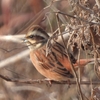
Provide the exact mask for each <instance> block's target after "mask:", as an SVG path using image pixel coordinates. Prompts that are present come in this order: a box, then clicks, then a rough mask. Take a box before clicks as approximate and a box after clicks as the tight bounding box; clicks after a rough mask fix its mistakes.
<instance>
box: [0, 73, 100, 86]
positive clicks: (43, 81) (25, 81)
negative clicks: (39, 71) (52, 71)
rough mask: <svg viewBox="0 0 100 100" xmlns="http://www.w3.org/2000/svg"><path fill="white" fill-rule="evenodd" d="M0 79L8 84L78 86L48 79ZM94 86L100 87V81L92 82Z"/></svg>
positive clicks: (87, 82) (87, 83)
mask: <svg viewBox="0 0 100 100" xmlns="http://www.w3.org/2000/svg"><path fill="white" fill-rule="evenodd" d="M0 78H2V79H4V80H6V81H8V82H16V83H25V84H47V83H49V82H51V83H52V84H70V85H76V84H77V83H76V81H69V80H66V81H63V82H59V81H54V80H48V79H37V80H34V79H11V78H9V77H8V76H4V75H1V74H0ZM80 84H81V85H91V81H81V82H80ZM92 84H93V85H100V81H93V82H92Z"/></svg>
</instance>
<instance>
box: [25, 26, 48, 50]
mask: <svg viewBox="0 0 100 100" xmlns="http://www.w3.org/2000/svg"><path fill="white" fill-rule="evenodd" d="M25 38H26V40H25V42H26V44H27V45H28V47H29V49H30V50H36V49H39V48H41V47H42V46H43V45H45V44H46V43H47V41H48V38H49V35H48V34H47V33H46V32H45V31H44V29H42V28H41V27H40V26H38V25H34V26H33V27H31V28H30V29H29V31H28V33H27V34H26V37H25Z"/></svg>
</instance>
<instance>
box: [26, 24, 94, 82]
mask: <svg viewBox="0 0 100 100" xmlns="http://www.w3.org/2000/svg"><path fill="white" fill-rule="evenodd" d="M25 38H26V40H25V42H26V43H27V45H28V47H29V49H30V59H31V61H32V63H33V65H34V66H35V68H36V69H37V70H38V72H40V73H41V74H42V75H43V76H45V77H47V78H49V79H51V80H56V81H65V80H67V79H69V78H73V74H72V70H71V65H70V62H69V60H68V57H67V54H66V53H65V49H64V47H63V46H62V45H61V44H60V43H58V42H55V43H54V44H53V46H52V48H51V52H50V53H49V54H48V56H46V43H47V41H48V39H49V35H48V34H47V33H46V32H45V31H44V30H43V29H42V28H41V27H40V26H38V25H35V26H33V27H32V28H30V30H29V31H28V33H27V34H26V37H25ZM93 61H94V59H80V63H79V61H77V60H76V61H75V60H74V62H75V63H74V64H73V65H74V67H75V69H77V66H78V65H80V67H83V66H85V65H86V64H88V63H90V62H93Z"/></svg>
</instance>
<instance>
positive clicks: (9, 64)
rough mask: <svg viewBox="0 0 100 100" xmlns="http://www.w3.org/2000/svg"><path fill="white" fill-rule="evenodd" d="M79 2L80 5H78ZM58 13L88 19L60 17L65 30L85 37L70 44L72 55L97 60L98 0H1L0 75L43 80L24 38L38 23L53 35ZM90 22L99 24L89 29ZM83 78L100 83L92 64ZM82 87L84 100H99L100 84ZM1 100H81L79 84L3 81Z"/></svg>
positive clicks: (99, 9)
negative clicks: (95, 57) (99, 86)
mask: <svg viewBox="0 0 100 100" xmlns="http://www.w3.org/2000/svg"><path fill="white" fill-rule="evenodd" d="M77 1H79V2H80V3H81V5H78V3H77ZM87 8H89V9H87ZM58 11H60V12H63V13H64V14H66V13H67V14H70V15H71V16H72V17H73V15H76V17H77V16H78V17H80V18H84V19H86V22H85V21H82V20H80V19H79V20H77V18H78V17H77V18H76V19H74V18H72V17H70V16H68V15H64V14H59V19H60V21H59V24H60V25H61V26H62V28H61V30H62V31H66V30H67V29H68V30H69V31H70V34H74V35H75V36H76V33H77V34H78V36H80V37H81V36H83V35H84V34H85V35H84V36H83V37H84V38H83V37H82V38H81V44H80V42H79V41H80V39H78V38H75V37H72V40H71V41H70V43H71V51H72V52H73V55H75V56H76V57H77V55H78V52H81V55H80V58H81V57H82V58H86V57H90V56H89V55H88V53H89V54H90V53H91V57H94V55H95V53H94V52H93V50H94V48H93V46H94V44H95V50H97V52H98V53H97V56H98V57H99V56H100V55H99V54H100V53H99V49H100V47H99V46H100V2H99V0H0V74H2V75H4V76H8V77H10V78H11V79H19V80H20V79H26V80H27V79H35V80H37V79H43V78H44V77H43V76H42V75H40V74H39V73H38V72H37V71H36V69H35V68H34V66H33V65H32V63H31V61H30V58H29V50H28V48H27V47H26V46H25V44H24V43H23V41H22V39H23V38H24V36H25V34H26V33H27V31H28V29H29V27H31V26H32V25H35V24H38V25H40V26H41V27H43V28H44V29H45V30H46V31H47V32H49V33H51V34H52V33H53V32H54V31H55V30H56V29H57V27H58V26H57V20H56V17H57V16H56V14H55V13H54V12H58ZM87 20H88V21H89V22H90V21H91V22H92V21H93V22H95V21H96V22H97V23H99V24H93V23H92V24H91V27H90V26H89V25H90V24H89V22H87ZM76 28H79V29H78V30H76ZM90 28H91V29H90ZM90 30H91V31H93V32H94V34H92V36H93V37H94V38H93V39H94V42H93V41H92V39H91V36H90V34H89V33H90ZM94 30H95V31H94ZM93 32H91V33H93ZM87 33H88V34H87ZM78 36H77V37H78ZM93 43H94V44H93ZM80 45H81V46H80ZM73 46H74V47H73ZM80 49H81V51H80ZM81 76H82V80H84V81H90V80H92V81H99V79H98V78H97V76H96V73H95V71H94V67H93V65H92V67H91V66H90V65H88V66H87V67H85V68H83V69H82V71H81ZM81 88H82V92H83V96H84V98H85V99H84V100H100V96H99V95H98V94H99V93H100V90H99V88H98V85H82V86H81ZM94 88H96V89H94ZM97 90H98V92H97ZM0 100H80V96H79V93H78V92H77V86H76V85H70V86H69V85H67V84H66V85H65V84H61V85H60V84H52V85H51V86H50V85H49V84H47V85H46V84H41V83H39V84H25V83H17V82H16V83H15V82H7V81H5V80H4V79H1V78H0Z"/></svg>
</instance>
